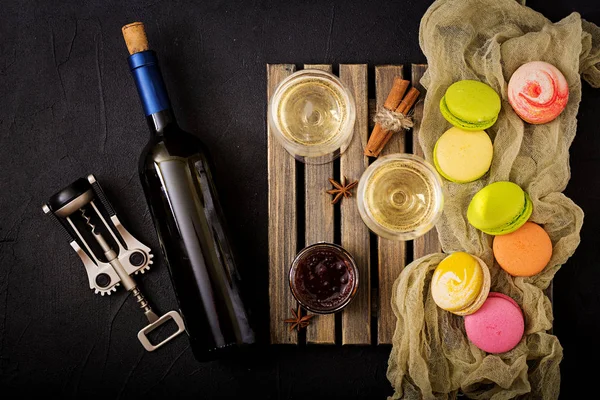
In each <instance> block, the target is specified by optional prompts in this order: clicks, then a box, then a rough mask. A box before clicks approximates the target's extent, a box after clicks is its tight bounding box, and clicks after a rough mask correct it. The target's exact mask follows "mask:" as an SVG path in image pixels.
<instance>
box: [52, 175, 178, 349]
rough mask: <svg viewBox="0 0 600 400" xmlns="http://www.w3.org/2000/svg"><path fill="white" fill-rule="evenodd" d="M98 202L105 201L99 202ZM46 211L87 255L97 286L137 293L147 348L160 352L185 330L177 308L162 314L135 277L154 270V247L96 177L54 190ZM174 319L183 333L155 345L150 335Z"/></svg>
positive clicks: (83, 258) (105, 291)
mask: <svg viewBox="0 0 600 400" xmlns="http://www.w3.org/2000/svg"><path fill="white" fill-rule="evenodd" d="M95 200H99V202H100V203H99V204H96V202H95ZM42 209H43V210H44V212H45V213H46V214H49V215H51V216H53V217H55V218H53V219H54V220H55V221H56V222H58V225H59V226H60V228H61V231H62V232H63V233H64V235H65V238H67V240H68V241H69V243H70V245H71V247H72V248H73V250H75V252H76V253H77V255H78V256H79V258H81V261H82V262H83V264H84V266H85V269H86V272H87V275H88V281H89V284H90V288H91V289H94V291H95V292H96V293H99V294H101V295H103V296H104V295H107V294H108V295H109V294H111V292H114V291H116V288H117V286H119V285H120V284H122V285H123V287H124V288H125V289H127V290H128V291H130V292H131V293H132V294H133V297H134V298H135V300H136V301H137V303H138V304H139V306H140V308H141V309H142V310H143V311H144V314H145V315H146V318H147V319H148V325H147V326H146V327H145V328H143V329H142V330H140V331H139V332H138V339H139V340H140V342H141V343H142V345H143V346H144V348H146V350H148V351H153V350H156V349H157V348H159V347H160V346H162V345H164V344H165V343H167V342H168V341H170V340H171V339H173V338H174V337H175V336H177V335H179V334H180V333H182V332H184V331H185V326H184V323H183V319H182V318H181V316H180V315H179V313H178V312H177V311H169V312H168V313H166V314H164V315H163V316H161V317H159V316H158V315H156V313H155V312H154V311H153V310H152V307H151V306H150V303H149V302H148V300H147V299H146V297H145V296H144V294H143V293H142V292H141V290H140V289H139V287H138V285H137V283H136V282H135V281H134V280H133V278H132V275H135V274H138V273H142V274H143V273H144V272H145V271H147V270H148V269H149V268H150V265H151V264H152V257H153V255H152V253H151V252H150V248H148V247H147V246H145V245H144V244H142V243H141V242H140V241H138V240H137V239H135V238H134V237H133V236H132V235H131V234H130V233H129V232H128V231H127V230H126V229H125V228H124V227H123V225H122V224H121V221H120V220H119V218H118V217H117V214H116V213H115V211H114V209H113V207H112V205H111V204H110V203H109V202H108V199H107V198H106V196H105V195H104V191H103V190H102V188H101V187H100V184H99V183H98V181H96V178H95V177H94V176H93V175H88V176H87V179H84V178H81V179H78V180H77V181H75V182H73V183H72V184H71V185H69V186H67V187H66V188H64V189H62V190H61V191H59V192H58V193H56V194H54V195H53V196H52V197H51V198H50V200H49V201H48V203H47V204H45V205H44V206H43V207H42ZM101 209H102V210H101ZM109 221H110V223H109ZM168 320H173V321H174V322H175V323H176V324H177V331H176V332H175V333H173V334H171V335H170V336H169V337H167V338H166V339H165V340H163V341H162V342H160V343H158V344H156V345H154V344H152V343H151V342H150V340H149V339H148V337H147V334H148V333H150V332H151V331H153V330H154V329H156V328H158V327H159V326H161V325H162V324H164V323H165V322H167V321H168Z"/></svg>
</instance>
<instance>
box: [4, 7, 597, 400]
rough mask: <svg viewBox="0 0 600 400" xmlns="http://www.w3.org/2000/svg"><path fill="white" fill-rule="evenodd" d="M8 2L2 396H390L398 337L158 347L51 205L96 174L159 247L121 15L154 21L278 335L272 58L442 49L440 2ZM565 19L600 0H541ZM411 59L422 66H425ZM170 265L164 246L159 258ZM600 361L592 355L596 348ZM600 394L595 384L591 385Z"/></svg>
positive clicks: (578, 357) (570, 294)
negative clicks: (235, 351)
mask: <svg viewBox="0 0 600 400" xmlns="http://www.w3.org/2000/svg"><path fill="white" fill-rule="evenodd" d="M378 3H379V4H375V2H362V1H339V2H325V1H322V2H321V1H294V2H285V3H283V2H282V4H278V3H272V4H271V3H268V2H258V1H244V2H242V1H238V2H235V3H233V2H231V3H229V2H227V3H226V2H211V1H205V2H200V1H198V2H187V1H171V2H170V1H129V2H121V1H101V0H97V1H89V2H80V1H63V2H57V1H42V0H40V1H22V2H17V1H6V0H4V1H2V3H1V4H0V93H1V95H2V96H1V97H0V137H1V139H0V140H1V142H0V143H1V146H0V160H2V161H1V167H2V172H1V173H0V193H1V195H0V210H1V211H0V390H2V392H1V393H0V396H2V397H4V395H5V394H6V393H7V391H14V390H19V391H21V393H22V394H28V393H33V392H39V391H40V390H41V391H43V392H44V393H46V394H62V395H64V396H65V397H83V396H85V397H90V398H96V397H97V398H100V397H104V398H118V397H121V398H127V397H128V398H132V397H133V398H135V397H140V396H141V395H143V394H146V395H148V396H150V397H152V398H158V397H161V396H168V395H171V396H172V395H178V396H184V395H196V397H198V398H213V397H229V396H234V395H242V396H244V397H245V396H247V395H251V394H257V395H259V398H263V399H268V398H272V399H275V398H310V397H313V396H319V395H323V396H327V397H337V396H343V397H345V398H353V397H359V396H362V397H368V398H384V397H385V395H388V394H391V392H392V390H391V387H390V385H389V383H388V381H387V379H386V377H385V372H386V368H387V357H388V354H389V347H347V348H340V347H309V348H295V347H274V346H271V347H268V346H266V345H265V346H264V347H263V348H262V350H261V351H260V356H256V357H253V358H251V359H249V360H247V361H245V362H236V363H228V362H213V363H206V364H199V363H197V362H196V361H195V360H194V359H193V357H192V354H191V351H190V350H189V348H188V344H187V340H186V339H185V337H180V338H178V339H177V340H176V341H175V342H174V343H171V344H170V345H168V346H166V347H165V348H163V349H161V350H160V351H157V352H155V353H146V352H145V350H144V349H143V348H142V347H141V345H140V344H139V343H138V342H137V339H136V337H135V335H136V333H137V331H138V330H139V329H140V328H141V327H142V325H143V323H144V321H143V316H142V315H141V313H140V312H139V311H138V310H137V308H136V305H135V302H134V301H132V300H131V299H129V298H128V296H127V295H126V294H125V293H124V291H123V290H122V289H120V290H119V291H118V292H117V293H116V294H114V295H112V296H111V297H109V298H106V297H104V298H103V297H100V296H97V295H94V294H93V292H92V291H90V290H89V289H88V287H87V282H86V277H85V273H84V271H83V267H82V265H81V263H80V261H79V259H78V258H77V257H76V255H75V254H74V253H73V251H72V250H71V249H70V247H69V246H68V244H67V243H66V242H64V241H63V238H62V236H61V235H60V233H59V232H58V231H57V229H55V227H54V226H53V225H52V224H51V223H50V222H51V221H49V220H48V219H47V218H46V217H45V216H44V215H43V213H42V211H41V205H42V203H43V202H44V201H46V200H47V198H48V197H49V196H50V195H51V194H52V193H54V192H55V191H57V190H58V189H59V188H61V187H62V186H64V185H66V184H68V183H70V182H71V181H73V180H75V179H76V178H78V177H81V176H84V175H85V174H88V173H94V174H96V176H97V178H98V179H99V181H100V182H101V183H102V185H103V187H104V188H105V190H106V192H107V196H108V197H109V198H110V199H111V200H112V201H113V203H114V205H115V208H116V211H117V213H119V214H120V216H121V219H122V221H123V222H124V224H125V226H126V227H128V228H129V229H130V230H131V231H132V233H133V234H134V235H136V236H137V237H138V238H140V239H141V240H142V241H144V242H145V243H147V244H148V245H149V246H150V247H151V248H152V249H153V250H154V252H155V253H157V250H158V247H157V241H156V237H155V234H154V230H153V227H152V225H151V221H150V218H149V215H148V211H147V207H146V204H145V201H144V198H143V194H142V190H141V187H140V184H139V180H138V176H137V158H138V154H139V153H140V151H141V149H142V146H143V145H144V144H145V142H146V139H147V133H146V132H147V130H146V126H145V121H144V118H143V115H142V112H141V109H140V104H139V100H138V98H137V94H136V91H135V89H134V86H133V81H132V78H131V77H130V75H129V71H128V67H127V63H126V56H127V51H126V49H125V46H124V44H123V41H122V37H121V30H120V28H121V26H122V25H124V24H126V23H128V22H131V21H134V20H141V21H144V22H145V23H146V26H147V31H148V36H149V38H150V41H151V43H152V46H153V47H154V48H155V49H156V50H157V52H158V54H159V57H160V59H161V62H162V66H163V72H164V75H165V80H166V83H167V87H168V89H169V91H170V94H171V98H172V101H173V104H174V108H175V111H176V114H177V115H178V117H179V120H180V123H181V125H182V126H183V127H184V128H185V129H187V130H189V131H192V132H195V133H197V134H198V135H199V136H200V137H202V138H203V139H204V140H205V142H206V143H207V145H208V146H209V148H210V149H211V151H212V153H213V155H214V157H215V159H216V169H217V186H218V189H219V192H220V194H221V196H222V200H223V206H224V208H225V212H226V214H227V216H228V219H229V224H230V225H231V228H232V239H233V242H234V245H235V246H236V247H237V248H238V250H239V252H240V253H241V254H242V255H243V259H242V260H241V262H240V264H241V265H240V269H241V272H242V275H243V277H244V279H245V281H246V284H247V285H249V286H252V287H253V290H254V291H253V293H254V294H255V297H254V298H253V301H252V305H253V307H254V309H255V311H256V313H257V316H258V317H259V318H258V323H259V325H258V333H259V335H260V337H261V339H262V342H263V344H264V342H265V341H266V339H267V338H268V335H267V333H268V332H267V329H268V320H267V318H268V309H267V304H268V303H267V287H268V286H267V282H268V275H267V202H266V200H267V193H266V190H267V181H266V129H265V112H266V102H265V99H266V93H265V92H266V90H265V88H266V75H265V64H266V63H280V62H295V63H333V64H338V63H368V64H369V66H370V68H371V70H370V73H372V67H373V65H375V64H385V63H405V64H408V63H411V62H425V61H426V60H425V59H424V57H423V55H422V54H421V52H420V49H419V46H418V24H419V20H420V17H421V16H422V15H423V13H424V12H425V10H426V9H427V7H428V5H429V3H430V2H429V1H416V0H410V1H403V2H401V1H397V2H388V1H381V2H378ZM528 5H529V6H530V7H532V8H534V9H536V10H538V11H540V12H542V13H544V14H545V15H546V16H548V17H549V18H550V19H552V20H554V21H556V20H558V19H560V18H562V17H564V16H566V15H568V13H570V12H571V11H579V12H580V13H581V14H582V15H583V17H584V18H586V19H588V20H590V21H592V22H595V23H596V24H599V23H600V5H598V3H597V2H596V1H584V0H575V1H574V0H569V1H567V0H560V1H558V0H556V1H542V0H537V1H530V2H528ZM407 72H408V71H407ZM599 107H600V91H599V90H593V89H591V88H590V87H589V86H588V85H587V84H584V90H583V100H582V103H581V107H580V114H579V129H578V135H577V137H576V138H575V142H574V144H573V147H572V151H571V155H572V157H571V166H572V179H571V182H570V184H569V186H568V188H567V194H568V195H569V196H571V197H572V198H573V199H574V200H575V202H576V203H577V204H579V205H580V206H581V207H582V208H583V210H584V211H585V213H586V218H585V223H584V227H583V231H582V242H581V245H580V247H579V249H578V250H577V252H576V254H575V256H574V257H573V258H572V259H571V260H569V262H568V263H567V264H566V265H565V266H564V267H563V268H562V269H561V270H560V271H559V273H558V274H557V276H556V278H555V291H554V299H555V311H556V312H555V332H556V334H557V335H558V337H559V339H560V340H561V344H562V345H563V347H564V353H565V357H564V360H563V363H562V366H561V371H562V376H563V384H562V396H561V398H566V399H569V398H575V397H574V395H573V392H574V390H575V388H577V387H579V386H580V385H583V390H585V391H586V392H588V393H591V392H592V391H593V390H594V389H595V387H594V384H595V383H596V381H597V380H596V381H594V379H595V376H594V375H593V374H594V372H597V371H598V367H597V362H598V358H599V357H600V351H599V350H598V347H599V346H598V345H597V340H598V339H597V338H598V336H599V335H600V322H599V318H598V315H599V314H600V296H599V295H598V293H600V292H599V289H598V288H599V287H600V270H598V268H597V266H598V260H597V257H598V254H599V252H598V248H600V236H599V235H598V234H597V229H598V226H600V212H599V211H598V209H597V203H598V202H597V199H598V198H600V185H598V184H597V180H598V177H597V172H598V160H599V157H598V151H599V150H600V136H598V135H597V132H598V122H597V121H598V109H599ZM158 260H160V258H158ZM139 281H140V282H141V286H142V288H143V289H144V290H145V292H146V293H147V296H148V297H149V298H150V299H151V301H152V302H153V303H154V304H155V307H156V309H157V310H158V311H160V312H165V311H167V310H169V309H173V308H174V307H175V299H174V296H173V293H172V290H171V287H170V282H169V278H168V274H167V271H166V269H165V267H164V265H163V264H162V263H161V262H160V261H158V262H157V263H155V265H154V266H153V269H152V270H151V271H150V273H149V274H147V275H145V276H144V277H143V279H139ZM590 358H591V359H592V360H595V363H592V364H591V365H592V366H593V367H592V368H588V367H586V365H589V364H588V362H587V361H588V360H590ZM582 398H588V397H582Z"/></svg>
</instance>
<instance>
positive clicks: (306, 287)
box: [289, 242, 358, 314]
mask: <svg viewBox="0 0 600 400" xmlns="http://www.w3.org/2000/svg"><path fill="white" fill-rule="evenodd" d="M289 281H290V289H291V290H292V294H293V296H294V298H295V299H296V300H297V301H298V303H300V305H301V306H302V307H304V308H305V309H307V310H308V311H310V312H313V313H316V314H331V313H335V312H338V311H340V310H342V309H343V308H344V307H346V306H347V305H348V304H349V303H350V302H351V301H352V299H353V298H354V295H355V294H356V291H357V289H358V268H357V266H356V262H355V261H354V258H353V257H352V256H351V255H350V253H348V252H347V251H346V250H345V249H344V248H342V247H341V246H338V245H336V244H333V243H326V242H320V243H315V244H313V245H310V246H308V247H305V248H304V249H302V250H301V251H300V252H299V253H298V254H297V255H296V257H295V258H294V261H293V262H292V266H291V268H290V275H289Z"/></svg>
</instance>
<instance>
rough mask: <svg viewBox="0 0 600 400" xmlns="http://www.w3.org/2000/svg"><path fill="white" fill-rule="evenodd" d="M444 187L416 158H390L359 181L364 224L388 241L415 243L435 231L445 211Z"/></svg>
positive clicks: (431, 167) (358, 195) (431, 171)
mask: <svg viewBox="0 0 600 400" xmlns="http://www.w3.org/2000/svg"><path fill="white" fill-rule="evenodd" d="M442 185H443V183H442V179H441V178H440V176H439V174H438V172H437V171H436V170H435V168H434V167H433V166H432V165H431V164H429V163H428V162H427V161H425V160H424V159H423V158H421V157H418V156H415V155H413V154H403V153H397V154H389V155H387V156H383V157H380V158H379V159H378V160H377V161H375V162H374V163H373V164H371V165H370V166H369V167H368V168H367V169H366V170H365V172H364V173H363V175H362V177H361V178H360V182H359V184H358V190H357V195H356V198H357V203H358V211H359V213H360V216H361V217H362V219H363V221H364V223H365V224H366V225H367V226H368V227H369V229H370V230H371V231H373V232H374V233H376V234H377V235H378V236H381V237H383V238H386V239H389V240H412V239H415V238H417V237H420V236H422V235H424V234H425V233H427V232H428V231H429V230H430V229H431V228H433V227H434V226H435V224H436V222H437V221H438V220H439V218H440V216H441V215H442V211H443V207H444V196H443V189H442V188H443V186H442Z"/></svg>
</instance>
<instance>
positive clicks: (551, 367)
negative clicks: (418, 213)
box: [387, 0, 600, 399]
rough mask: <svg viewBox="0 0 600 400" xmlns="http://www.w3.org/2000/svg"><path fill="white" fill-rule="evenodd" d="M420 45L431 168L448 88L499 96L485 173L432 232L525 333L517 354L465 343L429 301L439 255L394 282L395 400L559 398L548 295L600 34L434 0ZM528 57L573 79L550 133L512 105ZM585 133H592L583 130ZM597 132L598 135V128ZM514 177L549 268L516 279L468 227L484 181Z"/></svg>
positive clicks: (453, 199)
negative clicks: (483, 267)
mask: <svg viewBox="0 0 600 400" xmlns="http://www.w3.org/2000/svg"><path fill="white" fill-rule="evenodd" d="M419 39H420V45H421V48H422V50H423V52H424V53H425V55H426V56H427V61H428V70H427V72H426V74H425V75H424V77H423V79H422V81H421V82H422V83H423V86H424V87H425V88H426V89H427V96H426V98H425V105H424V116H423V121H422V124H421V129H420V132H419V141H420V143H421V146H422V147H423V151H424V153H425V157H426V158H427V160H428V161H430V162H431V161H432V151H433V147H434V144H435V142H436V140H437V139H438V138H439V137H440V135H441V134H442V133H443V132H444V131H445V130H446V129H448V128H449V127H450V125H449V124H448V122H446V120H445V119H444V118H443V117H442V115H441V113H440V111H439V103H440V99H441V97H442V96H443V95H444V92H445V91H446V89H447V88H448V86H450V85H451V84H452V83H453V82H456V81H458V80H461V79H475V80H480V81H483V82H486V83H487V84H489V85H490V86H491V87H493V88H494V89H495V90H496V91H497V92H498V93H499V94H500V95H501V97H502V110H501V112H500V116H499V118H498V121H497V122H496V124H495V125H494V126H493V127H491V128H490V129H488V130H487V132H488V134H489V135H490V137H491V138H492V140H493V142H494V160H493V162H492V167H491V169H490V172H489V173H488V174H487V175H485V176H484V177H483V178H482V179H480V180H478V181H475V182H472V183H469V184H455V183H450V182H446V184H445V189H444V190H445V193H444V195H445V204H444V215H443V217H442V219H441V220H440V222H439V223H438V224H437V226H436V228H437V231H438V233H439V236H440V241H441V243H442V248H443V251H444V252H445V253H449V252H453V251H466V252H469V253H472V254H475V255H477V256H479V257H481V258H482V259H483V260H484V261H485V262H486V263H487V264H488V266H490V271H491V275H492V287H491V289H492V291H497V292H502V293H505V294H507V295H509V296H511V297H512V298H513V299H515V300H516V301H517V302H518V303H519V305H521V308H522V309H523V312H524V315H525V337H524V338H523V340H522V341H521V343H520V344H519V345H518V346H517V347H516V348H515V349H513V350H511V351H509V352H506V353H503V354H498V355H492V354H487V353H485V352H483V351H481V350H479V349H478V348H477V347H475V346H474V345H473V344H471V343H470V342H469V341H468V339H467V337H466V334H465V330H464V323H463V318H462V317H458V316H455V315H453V314H450V313H448V312H446V311H443V310H441V309H440V308H438V307H436V305H435V303H434V301H433V299H432V298H431V295H430V293H429V285H430V281H431V276H432V274H433V270H434V269H435V267H436V266H437V264H438V263H439V262H440V261H441V260H442V259H443V258H444V255H443V254H432V255H429V256H426V257H423V258H421V259H419V260H416V261H414V262H413V263H411V264H410V265H409V266H407V267H406V268H405V270H404V271H403V272H402V273H401V274H400V277H399V278H398V279H397V280H396V282H395V284H394V291H393V296H392V307H393V310H394V313H395V314H396V317H397V325H396V331H395V333H394V337H393V348H392V352H391V355H390V358H389V366H388V372H387V377H388V379H389V380H390V382H391V383H392V385H393V387H394V389H395V394H394V395H393V396H392V397H393V398H404V399H451V398H455V397H456V396H457V395H458V394H463V395H466V396H467V397H470V398H475V399H489V398H491V399H511V398H528V399H556V398H558V393H559V389H560V370H559V364H560V361H561V359H562V347H561V345H560V343H559V341H558V339H557V338H556V336H553V335H552V334H550V333H549V330H550V329H551V327H552V322H553V316H552V307H551V303H550V300H549V299H548V297H547V296H546V294H545V293H544V290H545V289H546V288H547V287H548V286H549V285H550V283H551V281H552V278H553V277H554V274H555V273H556V271H557V270H558V269H559V268H560V266H561V265H562V264H564V263H565V262H566V261H567V259H568V258H569V257H570V256H571V255H572V254H573V253H574V252H575V249H576V247H577V246H578V244H579V240H580V238H579V232H580V230H581V226H582V224H583V212H582V210H581V209H580V208H579V207H578V206H577V205H576V204H575V203H573V202H572V201H571V200H570V199H569V198H567V197H566V196H565V195H564V194H563V193H562V191H563V190H564V189H565V187H566V185H567V183H568V181H569V177H570V169H569V146H570V145H571V142H572V141H573V138H574V137H575V131H576V127H577V120H576V116H577V110H578V108H579V102H580V99H581V79H580V77H581V76H583V78H584V79H586V80H587V81H588V82H589V83H590V84H591V85H592V86H594V87H598V86H600V69H599V68H600V64H598V63H599V62H600V29H599V28H598V27H596V26H595V25H593V24H591V23H588V22H586V21H583V20H582V19H581V17H580V16H579V15H578V14H577V13H573V14H571V15H570V16H568V17H567V18H565V19H563V20H562V21H560V22H558V23H552V22H551V21H549V20H548V19H546V18H545V17H544V16H543V15H541V14H539V13H537V12H535V11H533V10H531V9H530V8H527V7H525V6H523V5H520V4H518V2H516V1H514V0H468V1H467V0H439V1H436V2H435V3H434V4H433V5H432V6H431V7H430V8H429V10H428V11H427V12H426V13H425V15H424V16H423V19H422V20H421V26H420V38H419ZM529 61H546V62H549V63H551V64H553V65H555V66H556V67H557V68H558V69H560V70H561V71H562V73H563V74H564V75H565V77H566V79H567V81H568V82H569V90H570V93H569V103H568V105H567V108H566V109H565V111H564V112H563V113H562V114H561V115H560V116H559V117H558V118H557V119H555V120H554V121H552V122H550V123H548V124H545V125H530V124H527V123H525V122H523V121H522V120H521V119H520V118H519V117H518V116H517V114H515V112H514V111H513V110H512V108H511V106H510V104H509V103H508V100H507V85H508V81H509V79H510V76H511V74H512V73H513V72H514V71H515V70H516V69H517V68H518V67H519V66H520V65H522V64H524V63H526V62H529ZM589 133H590V134H592V132H589ZM593 133H594V134H595V132H593ZM504 180H510V181H512V182H515V183H517V184H519V185H520V186H521V187H522V188H523V189H524V190H526V191H527V192H528V193H529V195H530V196H531V199H532V201H533V205H534V208H533V215H532V217H531V220H532V221H534V222H537V223H539V224H542V225H543V226H544V228H545V230H546V231H547V232H548V234H549V235H550V238H551V239H552V243H553V256H552V260H551V261H550V264H549V265H548V266H547V267H546V268H545V269H544V270H543V271H542V272H541V273H539V274H538V275H536V276H534V277H530V278H513V277H511V276H510V275H508V274H507V273H506V272H504V271H503V270H502V269H501V268H500V267H499V266H498V265H497V264H495V263H494V258H493V254H492V249H491V244H492V239H493V238H492V237H491V236H488V235H486V234H483V233H482V232H480V231H478V230H476V229H475V228H473V227H472V226H471V225H469V223H468V221H467V218H466V211H467V206H468V204H469V201H470V200H471V198H472V197H473V195H474V194H475V193H476V192H477V191H478V190H479V189H481V188H482V187H484V186H485V185H487V184H489V183H491V182H495V181H504Z"/></svg>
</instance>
